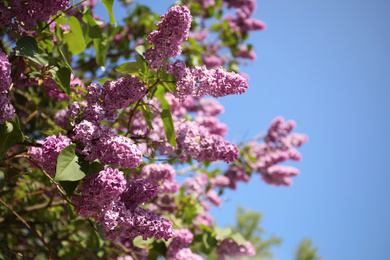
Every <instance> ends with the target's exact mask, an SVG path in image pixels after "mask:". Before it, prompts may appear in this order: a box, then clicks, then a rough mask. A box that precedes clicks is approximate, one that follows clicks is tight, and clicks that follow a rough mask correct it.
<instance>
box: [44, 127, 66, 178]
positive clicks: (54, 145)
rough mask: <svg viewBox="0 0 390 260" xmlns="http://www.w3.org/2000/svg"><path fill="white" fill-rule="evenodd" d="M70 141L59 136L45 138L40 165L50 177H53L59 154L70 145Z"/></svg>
mask: <svg viewBox="0 0 390 260" xmlns="http://www.w3.org/2000/svg"><path fill="white" fill-rule="evenodd" d="M71 143H72V140H70V139H69V138H68V137H66V136H63V135H61V134H59V135H58V137H57V136H55V135H51V136H48V137H46V138H45V140H43V143H42V161H41V162H42V165H43V169H44V170H45V171H47V172H48V173H49V174H51V175H53V176H54V175H55V173H56V166H57V159H58V155H59V154H60V152H61V151H62V150H63V149H64V148H65V147H67V146H68V145H70V144H71Z"/></svg>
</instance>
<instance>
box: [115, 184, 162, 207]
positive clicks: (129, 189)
mask: <svg viewBox="0 0 390 260" xmlns="http://www.w3.org/2000/svg"><path fill="white" fill-rule="evenodd" d="M157 188H158V186H157V185H156V184H155V183H153V182H151V181H150V180H147V179H137V180H134V181H129V182H128V183H127V184H126V189H125V190H124V191H123V193H122V194H121V195H120V198H121V201H122V202H123V204H124V205H125V206H126V208H128V209H134V208H136V207H137V206H138V205H142V204H144V203H145V202H147V201H149V200H151V199H153V198H154V197H156V195H157Z"/></svg>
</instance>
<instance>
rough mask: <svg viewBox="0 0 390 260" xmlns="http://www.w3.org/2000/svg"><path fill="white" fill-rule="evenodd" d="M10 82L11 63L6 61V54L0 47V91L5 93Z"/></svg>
mask: <svg viewBox="0 0 390 260" xmlns="http://www.w3.org/2000/svg"><path fill="white" fill-rule="evenodd" d="M11 83H12V79H11V64H10V63H9V61H8V58H7V55H5V53H3V52H2V50H1V49H0V93H6V91H8V90H9V88H10V86H11Z"/></svg>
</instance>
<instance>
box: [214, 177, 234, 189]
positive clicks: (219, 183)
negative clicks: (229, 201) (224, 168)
mask: <svg viewBox="0 0 390 260" xmlns="http://www.w3.org/2000/svg"><path fill="white" fill-rule="evenodd" d="M229 184H230V179H229V178H228V177H226V176H224V175H217V176H215V177H213V178H211V179H210V186H211V188H215V187H226V186H229Z"/></svg>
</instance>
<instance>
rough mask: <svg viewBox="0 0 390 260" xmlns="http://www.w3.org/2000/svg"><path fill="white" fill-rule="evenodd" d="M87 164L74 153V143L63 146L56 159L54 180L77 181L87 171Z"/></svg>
mask: <svg viewBox="0 0 390 260" xmlns="http://www.w3.org/2000/svg"><path fill="white" fill-rule="evenodd" d="M88 169H89V164H88V162H87V161H84V160H83V158H81V157H80V156H78V155H76V144H70V145H68V146H67V147H65V148H64V149H63V150H62V151H61V152H60V154H59V155H58V159H57V169H56V176H55V177H54V180H55V181H78V180H81V179H82V178H84V176H85V173H87V172H88Z"/></svg>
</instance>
